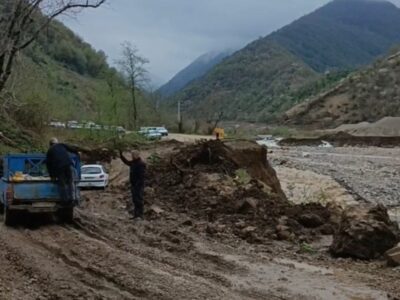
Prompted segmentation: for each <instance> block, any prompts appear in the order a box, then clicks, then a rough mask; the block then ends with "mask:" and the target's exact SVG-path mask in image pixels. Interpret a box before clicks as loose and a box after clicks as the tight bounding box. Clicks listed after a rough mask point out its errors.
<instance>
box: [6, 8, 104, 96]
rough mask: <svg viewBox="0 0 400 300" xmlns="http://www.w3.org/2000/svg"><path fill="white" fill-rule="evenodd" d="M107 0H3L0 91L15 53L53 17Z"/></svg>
mask: <svg viewBox="0 0 400 300" xmlns="http://www.w3.org/2000/svg"><path fill="white" fill-rule="evenodd" d="M106 1H107V0H3V1H2V2H1V3H0V92H1V91H2V90H3V89H4V87H5V85H6V83H7V80H8V79H9V77H10V75H11V72H12V68H13V64H14V61H15V58H16V55H17V54H18V52H19V51H21V50H23V49H25V48H26V47H28V46H29V45H30V44H32V43H33V42H34V41H35V40H36V39H37V38H38V36H39V34H40V32H42V31H43V30H44V29H45V28H46V27H48V26H49V24H50V23H51V22H52V20H54V19H55V18H56V17H58V16H60V15H62V14H64V13H66V12H73V13H79V12H80V11H81V10H83V9H85V8H98V7H100V6H101V5H103V4H104V3H105V2H106Z"/></svg>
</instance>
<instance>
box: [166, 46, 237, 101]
mask: <svg viewBox="0 0 400 300" xmlns="http://www.w3.org/2000/svg"><path fill="white" fill-rule="evenodd" d="M232 53H233V50H225V51H214V52H209V53H206V54H204V55H202V56H200V57H198V58H197V59H196V60H195V61H194V62H192V63H191V64H190V65H188V66H187V67H186V68H184V69H183V70H182V71H180V72H179V73H178V74H176V75H175V76H174V77H173V78H172V79H171V80H170V81H168V82H167V83H166V84H165V85H163V86H162V87H160V88H159V89H158V92H159V93H160V94H161V95H162V96H165V97H169V96H171V95H173V94H174V93H176V92H178V91H179V90H181V89H182V88H184V87H185V86H186V85H187V84H188V83H190V82H191V81H193V80H195V79H198V78H200V77H202V76H203V75H204V74H206V73H207V72H208V71H209V70H210V69H211V68H212V67H214V66H215V65H216V64H219V63H220V62H221V61H222V60H223V59H224V58H225V57H227V56H229V55H231V54H232Z"/></svg>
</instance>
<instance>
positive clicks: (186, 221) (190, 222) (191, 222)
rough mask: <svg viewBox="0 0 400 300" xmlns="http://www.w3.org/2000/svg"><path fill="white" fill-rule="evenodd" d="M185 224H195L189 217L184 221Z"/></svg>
mask: <svg viewBox="0 0 400 300" xmlns="http://www.w3.org/2000/svg"><path fill="white" fill-rule="evenodd" d="M182 225H183V226H193V221H192V220H190V219H187V220H185V221H183V222H182Z"/></svg>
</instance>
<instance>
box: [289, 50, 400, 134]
mask: <svg viewBox="0 0 400 300" xmlns="http://www.w3.org/2000/svg"><path fill="white" fill-rule="evenodd" d="M388 116H391V117H400V51H399V52H395V53H394V54H392V55H390V56H388V57H386V58H384V59H380V60H378V61H376V62H375V63H374V64H372V65H371V66H369V67H367V68H365V69H363V70H361V71H358V72H355V73H353V74H351V75H350V76H348V77H347V78H346V79H344V80H342V81H341V82H340V83H339V84H338V85H337V86H335V87H334V88H332V89H330V90H328V91H326V92H324V93H323V94H320V95H318V96H316V97H313V98H310V99H309V100H307V101H305V102H304V103H302V104H300V105H297V106H295V107H293V108H292V109H290V110H289V111H287V112H286V113H285V119H286V122H287V123H289V124H296V125H312V126H315V127H318V128H332V127H337V126H339V125H342V124H356V123H360V122H375V121H378V120H380V119H382V118H384V117H388Z"/></svg>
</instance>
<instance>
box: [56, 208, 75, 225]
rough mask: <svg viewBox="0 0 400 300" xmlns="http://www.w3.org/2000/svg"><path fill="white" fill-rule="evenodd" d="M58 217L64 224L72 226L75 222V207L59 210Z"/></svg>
mask: <svg viewBox="0 0 400 300" xmlns="http://www.w3.org/2000/svg"><path fill="white" fill-rule="evenodd" d="M57 216H58V218H59V220H60V221H61V222H62V223H68V224H71V223H72V222H73V220H74V208H73V207H66V208H61V209H59V210H58V212H57Z"/></svg>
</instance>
